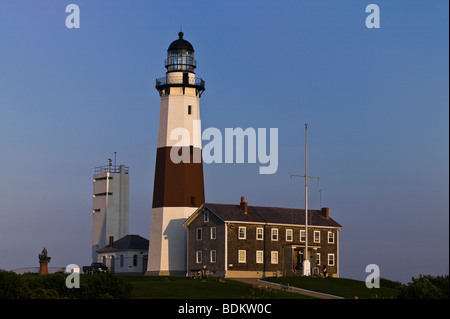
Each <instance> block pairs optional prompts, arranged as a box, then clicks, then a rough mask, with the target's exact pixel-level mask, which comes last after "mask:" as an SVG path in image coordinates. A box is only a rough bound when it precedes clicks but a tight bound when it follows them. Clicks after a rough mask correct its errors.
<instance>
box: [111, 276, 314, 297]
mask: <svg viewBox="0 0 450 319" xmlns="http://www.w3.org/2000/svg"><path fill="white" fill-rule="evenodd" d="M120 278H122V279H123V280H124V281H126V282H129V283H130V284H131V285H132V286H133V296H132V298H136V299H311V298H310V297H308V296H304V295H300V294H296V293H290V292H286V291H281V290H275V289H262V288H254V287H253V286H252V285H249V284H246V283H243V282H239V281H235V280H229V279H225V280H224V281H218V280H217V278H209V279H190V278H187V277H156V276H155V277H153V276H120Z"/></svg>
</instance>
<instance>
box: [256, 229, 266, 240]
mask: <svg viewBox="0 0 450 319" xmlns="http://www.w3.org/2000/svg"><path fill="white" fill-rule="evenodd" d="M259 229H260V230H262V232H261V235H262V237H261V238H258V230H259ZM256 240H264V227H256Z"/></svg>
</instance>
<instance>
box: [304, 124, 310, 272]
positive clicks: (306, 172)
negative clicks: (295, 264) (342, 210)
mask: <svg viewBox="0 0 450 319" xmlns="http://www.w3.org/2000/svg"><path fill="white" fill-rule="evenodd" d="M305 260H306V261H308V263H306V264H305V266H308V265H309V256H308V124H307V123H305ZM304 273H305V272H304ZM305 274H308V271H307V272H306V273H305Z"/></svg>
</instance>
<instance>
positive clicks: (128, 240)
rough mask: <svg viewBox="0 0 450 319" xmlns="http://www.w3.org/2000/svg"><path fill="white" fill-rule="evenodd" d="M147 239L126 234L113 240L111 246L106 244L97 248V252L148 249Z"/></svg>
mask: <svg viewBox="0 0 450 319" xmlns="http://www.w3.org/2000/svg"><path fill="white" fill-rule="evenodd" d="M148 242H149V241H148V239H145V238H143V237H141V236H139V235H127V236H125V237H122V238H120V239H118V240H116V241H115V242H113V245H112V247H110V246H109V245H106V246H105V247H102V248H100V249H99V250H97V252H98V253H106V252H114V251H122V250H148Z"/></svg>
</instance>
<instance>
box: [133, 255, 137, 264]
mask: <svg viewBox="0 0 450 319" xmlns="http://www.w3.org/2000/svg"><path fill="white" fill-rule="evenodd" d="M137 259H138V256H137V255H133V266H134V267H136V266H137Z"/></svg>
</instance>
